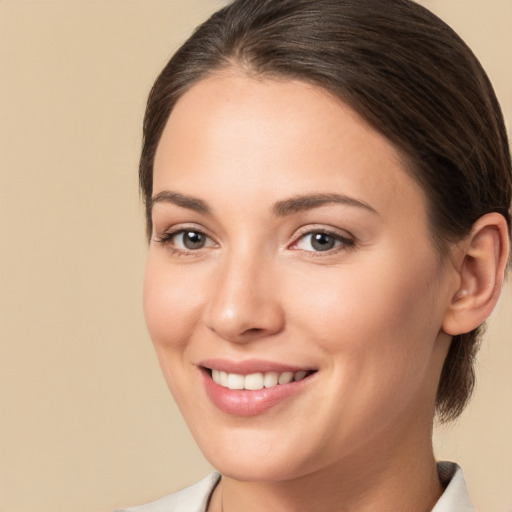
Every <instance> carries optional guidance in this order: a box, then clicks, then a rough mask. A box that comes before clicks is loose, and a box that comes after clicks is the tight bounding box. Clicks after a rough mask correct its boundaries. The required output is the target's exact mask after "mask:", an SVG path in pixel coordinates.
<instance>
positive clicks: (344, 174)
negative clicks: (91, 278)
mask: <svg viewBox="0 0 512 512" xmlns="http://www.w3.org/2000/svg"><path fill="white" fill-rule="evenodd" d="M153 198H154V200H153V208H152V217H153V225H154V231H153V235H152V239H151V243H150V247H149V254H148V260H147V269H146V276H145V287H144V308H145V315H146V320H147V324H148V327H149V331H150V334H151V337H152V340H153V342H154V345H155V348H156V351H157V354H158V358H159V361H160V364H161V366H162V369H163V372H164V374H165V378H166V380H167V382H168V385H169V387H170V389H171V391H172V393H173V395H174V397H175V399H176V401H177V403H178V405H179V407H180V409H181V411H182V413H183V415H184V417H185V419H186V421H187V423H188V425H189V427H190V429H191V431H192V433H193V435H194V436H195V438H196V440H197V442H198V444H199V446H200V447H201V449H202V450H203V452H204V453H205V455H206V456H207V458H208V459H209V460H210V462H211V463H212V464H213V465H214V466H215V467H217V468H218V469H220V470H221V472H223V473H224V474H227V475H230V476H233V477H234V478H238V479H241V480H284V479H291V478H295V477H299V476H303V475H305V474H308V473H312V472H317V471H321V470H322V469H326V468H329V467H331V468H332V466H333V465H335V464H345V463H346V464H349V463H350V464H353V463H354V461H356V460H357V461H363V460H365V458H368V459H369V460H370V459H375V458H376V457H380V456H383V457H388V458H389V457H390V456H396V455H397V454H398V453H402V452H403V453H407V454H410V450H411V446H416V445H417V444H418V439H419V437H421V439H422V440H424V439H426V438H428V435H429V433H430V426H431V421H432V415H433V407H434V398H435V391H436V387H437V382H438V380H439V374H440V371H441V366H442V362H443V360H444V357H445V355H446V350H447V347H448V342H449V339H448V336H446V335H445V334H443V333H442V330H441V328H442V323H443V317H444V314H445V310H446V308H447V305H448V304H449V302H450V298H451V294H452V291H453V286H454V278H453V276H452V273H453V271H452V270H450V268H451V266H450V265H447V264H445V265H443V264H442V263H441V262H440V259H439V257H438V255H437V254H436V252H435V251H434V249H433V244H432V241H431V237H430V233H429V228H428V225H427V215H426V208H425V197H424V194H423V192H422V190H421V189H420V188H419V186H418V185H417V184H416V183H415V182H414V181H413V180H412V179H411V178H410V176H409V175H408V174H407V173H406V172H405V170H404V165H403V163H402V162H401V160H400V157H399V154H398V153H397V151H396V150H395V149H394V147H393V146H392V145H391V143H390V142H389V141H388V140H387V139H385V138H384V137H383V136H382V135H380V134H379V133H377V132H376V131H375V130H373V129H372V128H371V127H370V126H369V125H368V124H367V123H366V122H365V121H364V120H362V118H361V117H359V116H358V115H357V114H356V113H355V112H354V111H353V110H351V109H350V108H349V107H347V106H346V105H344V104H343V103H341V102H340V101H339V100H337V99H334V98H333V97H332V96H330V95H329V94H328V93H326V92H325V91H323V90H322V89H319V88H316V87H314V86H311V85H307V84H305V83H302V82H294V81H286V80H282V81H279V80H272V79H262V78H251V77H248V76H245V75H244V74H242V72H240V73H237V72H236V71H230V72H228V71H225V72H223V73H222V74H219V75H217V76H215V77H211V78H207V79H205V80H203V81H201V82H199V83H198V84H196V85H194V86H193V87H192V88H191V89H190V90H189V91H188V92H187V93H186V94H185V95H184V96H183V97H182V98H181V99H180V100H179V101H178V103H177V105H176V107H175V108H174V110H173V112H172V114H171V116H170V119H169V121H168V123H167V125H166V128H165V130H164V133H163V136H162V138H161V141H160V143H159V146H158V150H157V153H156V159H155V166H154V188H153ZM290 379H296V380H293V381H292V382H290ZM279 382H281V383H279ZM265 386H268V387H265ZM231 388H234V389H231ZM239 388H245V389H239ZM427 442H428V441H427ZM386 460H389V459H386Z"/></svg>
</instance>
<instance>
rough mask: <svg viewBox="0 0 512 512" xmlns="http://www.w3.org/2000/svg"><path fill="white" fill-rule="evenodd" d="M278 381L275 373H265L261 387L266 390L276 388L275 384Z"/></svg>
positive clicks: (277, 375)
mask: <svg viewBox="0 0 512 512" xmlns="http://www.w3.org/2000/svg"><path fill="white" fill-rule="evenodd" d="M278 380H279V374H278V373H276V372H268V373H265V378H264V379H263V385H264V386H265V387H266V388H272V387H274V386H277V382H278Z"/></svg>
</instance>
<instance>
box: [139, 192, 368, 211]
mask: <svg viewBox="0 0 512 512" xmlns="http://www.w3.org/2000/svg"><path fill="white" fill-rule="evenodd" d="M157 203H171V204H175V205H176V206H180V207H181V208H187V209H188V210H193V211H195V212H198V213H202V214H206V215H211V213H212V210H211V208H210V207H209V206H208V205H207V203H206V202H205V201H203V200H202V199H199V198H197V197H192V196H188V195H185V194H181V193H179V192H173V191H170V190H163V191H162V192H159V193H158V194H156V195H154V196H153V197H152V198H151V201H150V204H149V209H150V210H151V209H152V208H153V206H154V205H155V204H157ZM329 204H342V205H347V206H353V207H356V208H363V209H365V210H368V211H370V212H372V213H375V214H377V211H376V210H375V209H374V208H372V207H371V206H370V205H369V204H368V203H365V202H364V201H361V200H359V199H355V198H353V197H350V196H346V195H343V194H307V195H300V196H295V197H291V198H290V199H285V200H283V201H278V202H277V203H275V204H274V206H273V207H272V209H271V211H272V214H273V215H276V216H277V217H285V216H287V215H291V214H293V213H297V212H302V211H307V210H312V209H314V208H320V207H321V206H326V205H329Z"/></svg>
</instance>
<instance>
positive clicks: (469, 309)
mask: <svg viewBox="0 0 512 512" xmlns="http://www.w3.org/2000/svg"><path fill="white" fill-rule="evenodd" d="M458 248H459V249H460V250H461V252H460V253H459V254H458V257H457V272H458V277H459V279H458V281H457V289H456V291H455V292H454V294H453V296H452V298H451V302H450V304H449V306H448V309H447V311H446V314H445V318H444V322H443V331H444V332H445V333H447V334H450V335H451V336H456V335H458V334H463V333H466V332H470V331H472V330H473V329H475V328H476V327H478V326H479V325H480V324H482V323H483V322H484V321H485V320H486V319H487V317H488V316H489V315H490V314H491V312H492V310H493V308H494V306H495V305H496V302H497V301H498V298H499V295H500V291H501V287H502V285H503V279H504V276H505V268H506V266H507V261H508V256H509V250H510V240H509V235H508V227H507V222H506V220H505V218H504V217H503V216H502V215H500V214H499V213H495V212H494V213H488V214H486V215H484V216H482V217H480V218H479V219H478V220H477V221H476V222H475V224H474V225H473V228H472V229H471V232H470V233H469V235H468V236H467V237H466V238H465V239H464V241H463V242H462V243H461V244H460V245H458Z"/></svg>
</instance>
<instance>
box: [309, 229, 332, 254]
mask: <svg viewBox="0 0 512 512" xmlns="http://www.w3.org/2000/svg"><path fill="white" fill-rule="evenodd" d="M334 243H335V240H334V238H333V237H332V236H331V235H327V234H325V233H315V234H314V235H313V237H312V241H311V245H312V246H313V248H314V249H316V250H317V251H328V250H329V249H332V248H333V247H334Z"/></svg>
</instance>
